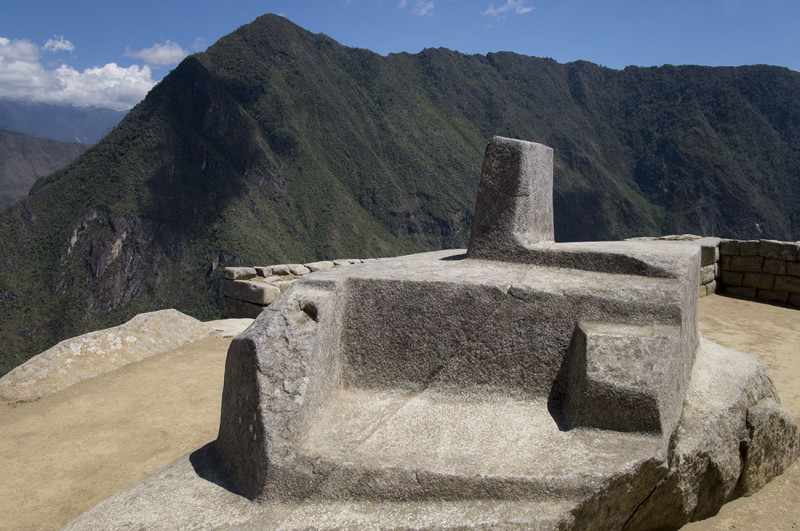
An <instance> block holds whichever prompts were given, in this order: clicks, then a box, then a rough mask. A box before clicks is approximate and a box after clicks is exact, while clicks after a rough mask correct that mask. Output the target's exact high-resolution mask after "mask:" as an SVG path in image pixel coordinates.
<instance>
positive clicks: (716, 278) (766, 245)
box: [220, 234, 800, 318]
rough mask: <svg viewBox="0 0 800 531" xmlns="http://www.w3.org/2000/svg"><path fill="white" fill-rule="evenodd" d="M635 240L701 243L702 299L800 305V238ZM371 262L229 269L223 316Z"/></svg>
mask: <svg viewBox="0 0 800 531" xmlns="http://www.w3.org/2000/svg"><path fill="white" fill-rule="evenodd" d="M633 239H635V240H639V239H642V240H658V241H667V242H675V243H679V244H686V245H699V246H700V250H701V255H700V285H699V291H698V295H699V296H700V297H705V296H706V295H711V294H712V293H715V292H717V291H720V292H725V293H728V294H730V295H734V296H737V297H744V298H749V299H756V300H762V301H767V302H778V303H783V304H790V305H793V306H798V307H800V242H779V241H774V240H725V239H721V238H711V237H705V238H704V237H700V236H694V235H690V234H683V235H675V236H662V237H660V238H633ZM371 260H375V258H367V259H363V260H362V259H357V258H355V259H354V258H350V259H343V260H328V261H321V262H311V263H308V264H278V265H272V266H263V267H226V268H225V276H224V278H223V280H222V283H221V285H220V294H221V301H222V315H223V317H251V318H255V317H256V316H258V314H259V313H261V310H263V309H264V308H265V307H267V306H268V305H269V304H270V303H271V302H272V301H274V300H275V299H276V298H277V297H278V295H280V294H281V293H283V291H285V290H286V289H287V288H288V287H289V286H291V285H292V284H293V283H294V281H295V280H297V279H298V278H300V277H302V276H303V275H306V274H308V273H312V272H314V271H321V270H324V269H331V268H333V267H341V266H345V265H350V264H358V263H361V262H369V261H371Z"/></svg>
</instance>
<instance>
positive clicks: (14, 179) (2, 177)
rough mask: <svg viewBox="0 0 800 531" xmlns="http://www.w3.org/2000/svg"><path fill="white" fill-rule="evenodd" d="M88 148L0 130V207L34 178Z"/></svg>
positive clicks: (21, 194)
mask: <svg viewBox="0 0 800 531" xmlns="http://www.w3.org/2000/svg"><path fill="white" fill-rule="evenodd" d="M87 147H88V146H85V145H83V144H75V143H66V142H58V141H56V140H47V139H42V138H36V137H32V136H28V135H23V134H19V133H11V132H9V131H3V130H0V210H2V209H4V208H5V207H7V206H8V205H10V204H11V203H13V202H14V201H16V200H17V199H20V198H22V197H25V196H26V195H27V194H28V190H30V188H31V186H32V185H33V183H34V181H36V179H38V178H39V177H44V176H45V175H48V174H50V173H52V172H54V171H56V170H58V169H60V168H63V167H64V166H66V165H67V164H68V163H69V162H70V161H71V160H72V159H74V158H75V157H77V156H78V155H80V154H81V153H83V152H84V151H86V148H87Z"/></svg>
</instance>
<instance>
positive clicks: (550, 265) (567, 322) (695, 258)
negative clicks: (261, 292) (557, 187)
mask: <svg viewBox="0 0 800 531" xmlns="http://www.w3.org/2000/svg"><path fill="white" fill-rule="evenodd" d="M552 160H553V154H552V150H551V149H550V148H548V147H546V146H542V145H539V144H534V143H530V142H523V141H519V140H510V139H504V138H495V139H493V141H492V142H491V143H490V144H489V146H488V148H487V154H486V159H485V162H484V166H483V172H482V176H481V183H480V191H479V195H478V199H477V203H476V212H475V224H474V229H473V233H472V237H471V240H470V246H469V249H468V252H467V254H466V255H464V253H463V251H442V252H434V253H426V254H422V255H413V256H406V257H401V258H396V259H390V260H379V261H377V262H373V263H370V264H361V265H356V266H352V267H350V268H347V269H346V270H340V271H337V270H328V271H321V272H318V273H315V274H314V275H310V276H307V277H305V278H304V279H302V281H300V282H298V283H297V284H296V285H295V286H294V287H293V288H292V289H291V290H289V291H287V292H286V293H284V294H283V296H282V297H281V298H280V299H278V300H277V301H276V302H275V303H274V304H273V305H271V306H270V307H269V308H268V309H267V310H266V311H264V312H263V313H262V315H261V316H260V317H259V318H258V320H257V321H256V323H255V324H254V326H252V327H251V328H250V329H248V330H247V331H246V332H245V333H243V334H242V335H241V336H239V337H238V338H237V339H236V340H234V342H233V344H232V345H231V347H230V350H229V353H228V360H227V365H226V376H225V389H224V396H223V405H222V417H221V423H220V431H219V438H218V440H217V443H216V444H217V448H218V450H219V452H220V455H221V457H222V460H223V461H224V462H225V463H226V464H227V466H228V467H230V471H231V473H232V474H233V477H234V478H235V482H236V485H237V488H238V489H239V490H240V492H241V493H242V494H244V495H246V496H248V497H250V498H252V499H255V500H258V501H259V502H260V503H264V504H270V503H277V502H295V503H296V502H300V501H302V500H306V501H308V500H313V501H314V503H315V504H317V505H319V504H323V505H324V506H325V507H326V510H325V513H326V514H328V515H329V516H330V515H331V514H335V515H336V516H335V517H333V519H332V520H320V519H319V517H317V518H316V519H315V518H314V517H313V515H312V514H311V513H309V514H305V516H304V517H305V518H307V519H308V520H305V521H306V524H307V525H310V526H312V527H315V526H319V527H326V526H329V525H345V526H347V525H361V524H365V523H367V522H371V523H373V524H375V525H398V526H400V525H409V526H410V527H418V526H419V527H428V526H434V527H438V526H449V525H473V524H474V525H484V524H490V525H495V524H496V525H512V524H513V525H517V524H524V525H537V526H546V527H547V526H553V527H560V526H566V527H589V526H604V527H623V526H629V527H648V526H652V525H664V526H678V525H682V524H683V523H685V522H686V521H688V520H690V519H694V518H699V517H703V516H706V515H708V514H711V513H713V512H715V511H716V510H717V509H718V507H719V506H720V505H721V504H722V503H723V502H724V501H726V500H727V499H729V498H730V497H731V496H733V495H737V494H742V493H746V492H748V491H749V490H752V489H753V488H757V487H758V486H760V485H761V484H763V483H764V482H765V481H768V480H769V479H770V478H771V477H772V476H774V475H775V474H778V473H780V472H781V471H782V470H783V468H784V467H785V466H788V464H789V463H790V462H791V461H792V460H793V459H794V458H795V457H796V455H797V451H798V431H797V425H796V423H795V422H794V419H792V418H791V416H789V415H788V414H787V413H786V412H785V411H784V410H782V409H781V408H780V406H779V405H778V398H777V395H776V392H775V390H774V387H773V386H772V383H771V381H770V380H769V378H768V376H767V375H766V374H765V372H764V370H763V368H762V367H761V365H760V364H759V363H758V362H757V361H756V360H754V359H752V358H749V357H745V356H743V355H741V354H738V353H735V352H732V351H727V350H725V349H723V348H722V347H719V346H717V345H713V344H711V343H709V342H707V341H705V340H703V339H702V338H701V337H700V335H699V333H698V330H697V285H698V275H699V270H700V256H699V248H695V247H691V246H665V245H664V244H663V243H657V244H654V243H649V242H603V243H572V244H556V243H554V242H553V213H552ZM717 399H718V400H717ZM754 422H755V423H757V424H758V425H751V424H752V423H754ZM709 438H718V439H720V440H714V441H713V442H712V441H711V440H709ZM767 440H769V442H767ZM767 448H769V449H770V450H769V451H766V449H767ZM741 452H743V453H741ZM751 456H752V458H751ZM755 456H757V457H755ZM712 476H713V477H712ZM721 478H722V479H721ZM756 478H757V479H756ZM432 502H437V503H436V504H432ZM376 503H377V504H379V505H378V506H377V507H378V508H376V506H375V504H376ZM383 504H389V505H386V506H385V507H387V510H386V511H387V512H383V513H382V512H381V511H382V509H380V507H384V505H383ZM306 506H307V505H306V504H304V505H303V506H299V508H298V509H297V511H298V513H297V515H298V517H299V516H300V515H302V514H303V511H304V509H303V508H302V507H306ZM354 507H361V508H362V509H363V508H365V507H372V509H370V510H369V511H367V512H366V513H365V512H363V511H366V509H363V511H362V512H358V511H356V512H358V514H359V516H358V517H357V518H356V516H354V513H353V512H352V511H354V510H355V509H353V508H354ZM389 508H391V509H389ZM414 511H417V512H419V511H421V514H424V515H426V516H425V519H424V521H423V522H422V523H419V522H418V523H414V520H413V519H412V520H407V521H404V520H402V515H408V514H410V513H411V512H414ZM392 514H394V515H395V517H392V516H391V515H392ZM415 514H417V513H416V512H415ZM348 515H349V516H348ZM353 518H355V519H353ZM393 518H395V519H393Z"/></svg>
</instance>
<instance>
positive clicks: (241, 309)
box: [222, 297, 266, 319]
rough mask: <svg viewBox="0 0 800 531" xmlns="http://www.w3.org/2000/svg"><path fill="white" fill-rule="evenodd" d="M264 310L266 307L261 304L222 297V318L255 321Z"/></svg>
mask: <svg viewBox="0 0 800 531" xmlns="http://www.w3.org/2000/svg"><path fill="white" fill-rule="evenodd" d="M264 308H266V306H261V305H260V304H253V303H252V302H247V301H240V300H239V299H231V298H229V297H222V317H224V318H226V319H234V318H235V319H242V318H248V319H255V318H256V317H258V314H260V313H261V312H262V311H263V310H264Z"/></svg>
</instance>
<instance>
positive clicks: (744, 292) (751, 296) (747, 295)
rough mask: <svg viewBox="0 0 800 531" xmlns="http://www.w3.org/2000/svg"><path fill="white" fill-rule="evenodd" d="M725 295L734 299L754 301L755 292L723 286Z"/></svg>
mask: <svg viewBox="0 0 800 531" xmlns="http://www.w3.org/2000/svg"><path fill="white" fill-rule="evenodd" d="M725 293H729V294H731V295H734V296H736V297H744V298H746V299H755V297H756V293H757V291H756V289H755V288H738V287H735V286H725Z"/></svg>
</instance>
